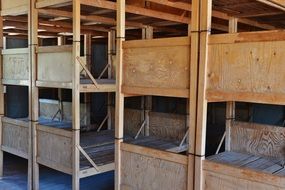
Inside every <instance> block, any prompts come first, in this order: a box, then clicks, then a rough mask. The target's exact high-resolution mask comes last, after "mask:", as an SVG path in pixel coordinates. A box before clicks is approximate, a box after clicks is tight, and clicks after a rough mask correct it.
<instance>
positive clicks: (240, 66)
mask: <svg viewBox="0 0 285 190" xmlns="http://www.w3.org/2000/svg"><path fill="white" fill-rule="evenodd" d="M283 6H284V3H282V2H279V3H277V1H259V0H257V1H248V0H244V1H242V2H240V1H238V2H237V1H227V2H224V1H220V0H214V1H213V13H212V14H213V15H215V14H216V12H217V11H222V12H224V13H225V14H228V15H230V16H233V17H236V18H237V26H238V27H237V31H234V33H215V32H212V34H211V35H209V38H208V54H207V59H208V61H207V65H206V70H207V71H206V73H205V76H206V99H207V100H208V101H209V102H216V101H244V102H257V103H268V104H285V94H284V93H285V91H284V87H285V86H284V85H285V83H284V82H283V81H284V79H285V75H284V72H283V70H284V67H285V66H284V64H283V62H284V59H285V57H284V55H285V54H284V52H283V51H284V47H283V46H284V40H285V38H284V37H285V35H284V34H285V33H284V30H283V29H284V27H285V25H284V24H285V23H284V22H283V19H282V18H284V17H285V12H284V8H283ZM245 21H246V22H253V23H259V24H258V25H256V26H254V27H251V28H248V29H247V30H245V29H246V28H245V26H244V22H245ZM212 23H213V21H212ZM245 31H248V32H245Z"/></svg>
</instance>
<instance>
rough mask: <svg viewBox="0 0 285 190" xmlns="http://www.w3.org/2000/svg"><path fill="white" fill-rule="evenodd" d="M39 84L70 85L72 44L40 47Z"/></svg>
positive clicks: (51, 85) (52, 85)
mask: <svg viewBox="0 0 285 190" xmlns="http://www.w3.org/2000/svg"><path fill="white" fill-rule="evenodd" d="M37 53H38V72H37V84H38V86H47V87H69V88H71V82H72V64H73V62H72V46H49V47H39V48H38V51H37Z"/></svg>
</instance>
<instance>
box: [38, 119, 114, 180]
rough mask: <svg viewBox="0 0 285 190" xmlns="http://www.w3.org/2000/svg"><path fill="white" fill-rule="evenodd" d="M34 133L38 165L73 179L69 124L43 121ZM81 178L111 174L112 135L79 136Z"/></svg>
mask: <svg viewBox="0 0 285 190" xmlns="http://www.w3.org/2000/svg"><path fill="white" fill-rule="evenodd" d="M36 130H37V132H36V133H37V138H36V139H37V163H38V164H42V165H45V166H47V167H50V168H52V169H55V170H58V171H61V172H64V173H67V174H70V175H72V171H73V161H72V152H73V147H72V144H73V135H74V134H73V133H74V131H72V129H71V123H67V122H58V121H50V120H43V121H40V122H39V124H38V125H37V127H36ZM77 148H78V149H79V151H80V173H79V175H80V178H84V177H88V176H91V175H96V174H99V173H104V172H107V171H112V170H114V131H113V130H102V131H100V132H97V131H89V132H80V146H78V147H77Z"/></svg>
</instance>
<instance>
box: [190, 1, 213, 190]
mask: <svg viewBox="0 0 285 190" xmlns="http://www.w3.org/2000/svg"><path fill="white" fill-rule="evenodd" d="M199 7H200V27H199V31H200V42H199V66H198V80H197V91H198V95H197V111H196V112H197V114H196V139H195V140H196V145H195V149H196V150H195V155H196V156H195V186H194V189H195V190H200V189H203V188H204V187H203V185H204V175H203V167H202V164H203V160H204V159H205V149H206V125H207V100H206V81H207V80H206V79H207V76H206V75H207V63H208V40H209V35H210V31H211V18H212V0H200V6H199Z"/></svg>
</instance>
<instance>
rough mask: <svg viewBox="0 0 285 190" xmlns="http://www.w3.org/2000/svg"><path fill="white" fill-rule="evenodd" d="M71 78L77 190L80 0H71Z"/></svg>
mask: <svg viewBox="0 0 285 190" xmlns="http://www.w3.org/2000/svg"><path fill="white" fill-rule="evenodd" d="M72 3H73V4H72V5H73V50H72V56H73V58H72V60H73V77H72V85H73V86H72V129H73V136H72V141H73V142H72V148H73V154H72V157H73V172H72V189H73V190H79V188H80V183H79V182H80V179H79V170H80V166H79V164H80V153H79V150H78V148H77V147H78V146H79V145H80V67H79V64H78V63H77V59H76V58H77V57H79V56H80V0H73V1H72Z"/></svg>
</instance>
